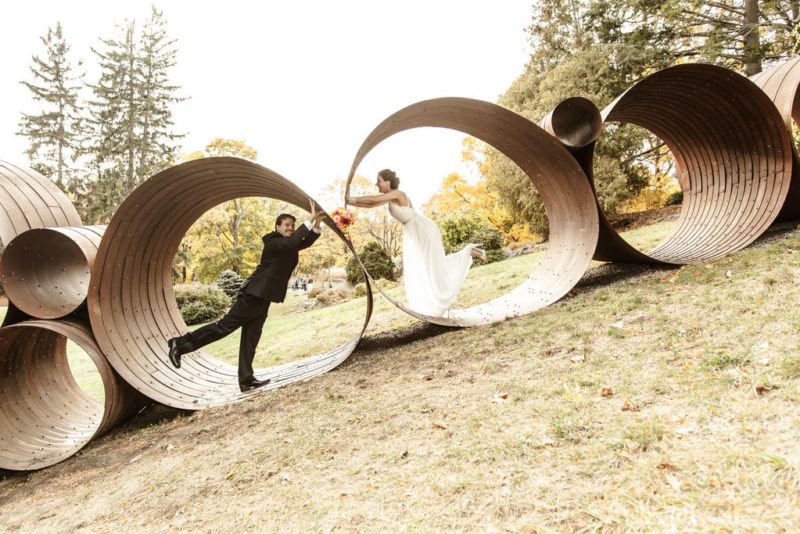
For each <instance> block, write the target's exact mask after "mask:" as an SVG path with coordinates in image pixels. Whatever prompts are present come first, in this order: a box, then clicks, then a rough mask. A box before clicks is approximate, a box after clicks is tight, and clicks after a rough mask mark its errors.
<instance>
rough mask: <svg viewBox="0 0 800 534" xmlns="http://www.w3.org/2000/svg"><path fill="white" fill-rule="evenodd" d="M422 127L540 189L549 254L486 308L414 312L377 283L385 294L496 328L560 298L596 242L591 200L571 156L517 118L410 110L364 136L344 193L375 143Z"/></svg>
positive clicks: (456, 102) (443, 102) (447, 105)
mask: <svg viewBox="0 0 800 534" xmlns="http://www.w3.org/2000/svg"><path fill="white" fill-rule="evenodd" d="M426 126H427V127H438V128H449V129H452V130H458V131H461V132H464V133H467V134H469V135H471V136H473V137H476V138H478V139H480V140H482V141H484V142H486V143H487V144H489V145H492V146H493V147H495V148H497V149H498V150H500V151H501V152H502V153H503V154H505V155H506V156H508V157H509V158H510V159H511V160H512V161H513V162H514V163H516V164H517V165H518V166H519V167H520V168H521V169H522V170H523V171H524V172H525V174H526V175H527V176H528V177H529V178H530V180H531V182H532V184H533V186H534V187H536V189H537V190H538V191H539V194H540V196H541V198H542V203H543V204H544V207H545V210H546V211H547V216H548V219H549V221H550V240H549V244H548V248H547V253H546V254H545V256H544V258H543V259H542V260H541V262H540V263H539V265H537V267H536V268H535V269H534V271H533V272H532V273H530V275H529V276H528V277H527V278H526V279H525V280H524V281H523V282H522V284H520V285H519V286H518V287H516V288H515V289H514V290H512V291H511V292H509V293H507V294H505V295H502V296H501V297H498V298H496V299H494V300H492V301H490V302H486V303H484V304H479V305H476V306H472V307H469V308H464V309H456V310H452V311H451V312H450V313H449V314H448V316H447V317H432V316H428V315H424V314H420V313H418V312H416V311H414V310H413V309H411V308H410V307H408V306H407V305H405V304H404V303H401V302H399V301H397V300H396V299H394V298H392V297H391V296H390V295H388V294H387V293H386V292H384V291H383V290H382V289H380V287H379V286H376V287H378V288H379V291H381V293H382V294H383V296H384V297H386V298H387V299H388V300H389V301H390V302H392V303H393V304H394V305H395V306H397V307H399V308H400V309H402V310H403V311H405V312H406V313H408V314H410V315H413V316H414V317H418V318H420V319H423V320H425V321H428V322H431V323H436V324H440V325H446V326H474V325H481V324H489V323H494V322H497V321H502V320H504V319H506V318H508V317H515V316H519V315H525V314H528V313H531V312H533V311H536V310H538V309H541V308H544V307H545V306H548V305H549V304H552V303H553V302H555V301H557V300H558V299H560V298H561V297H563V296H564V295H565V294H566V293H567V292H568V291H569V290H570V289H572V288H573V287H574V286H575V284H576V283H578V280H580V278H581V276H583V273H584V272H585V271H586V269H587V267H588V266H589V263H590V262H591V260H592V254H593V253H594V249H595V246H596V244H597V233H598V217H597V210H596V209H595V207H594V195H593V194H592V189H591V187H590V186H589V184H588V182H587V180H586V176H585V175H584V173H583V172H582V171H581V168H580V166H579V165H578V164H577V163H576V161H575V160H574V159H573V158H572V156H570V154H569V152H567V150H566V149H564V147H563V146H561V144H560V143H559V142H558V141H557V140H556V139H555V138H554V137H553V136H551V135H549V134H548V133H547V132H545V131H544V130H542V129H541V128H539V127H538V126H536V125H535V124H533V123H532V122H530V121H529V120H527V119H525V118H523V117H521V116H519V115H517V114H516V113H513V112H511V111H508V110H507V109H505V108H502V107H500V106H497V105H495V104H490V103H488V102H482V101H479V100H470V99H467V98H440V99H436V100H428V101H425V102H419V103H417V104H413V105H411V106H408V107H407V108H404V109H402V110H400V111H398V112H397V113H395V114H394V115H392V116H390V117H389V118H387V119H386V120H384V121H383V122H382V123H380V124H379V125H378V126H377V127H376V128H375V129H374V130H373V131H372V133H370V134H369V136H368V137H367V139H366V140H365V141H364V143H363V144H362V145H361V148H360V149H359V150H358V153H357V154H356V157H355V159H354V161H353V164H352V166H351V168H350V174H349V176H348V178H347V189H348V190H349V188H350V183H351V182H352V180H353V177H354V176H355V173H356V170H357V169H358V166H359V164H360V163H361V161H362V160H363V159H364V158H365V157H366V156H367V154H368V153H369V152H370V151H371V150H372V149H373V148H374V147H375V146H376V145H378V144H379V143H380V142H381V141H383V140H385V139H387V138H388V137H390V136H392V135H394V134H396V133H399V132H402V131H405V130H410V129H412V128H420V127H426ZM362 268H363V265H362ZM364 270H365V272H366V269H364Z"/></svg>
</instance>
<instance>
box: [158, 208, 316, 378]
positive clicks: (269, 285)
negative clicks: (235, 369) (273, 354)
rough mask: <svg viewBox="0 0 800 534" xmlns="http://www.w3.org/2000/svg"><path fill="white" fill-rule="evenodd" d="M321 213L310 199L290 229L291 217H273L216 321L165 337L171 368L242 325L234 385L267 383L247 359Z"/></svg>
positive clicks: (283, 293) (312, 238)
mask: <svg viewBox="0 0 800 534" xmlns="http://www.w3.org/2000/svg"><path fill="white" fill-rule="evenodd" d="M324 216H325V212H322V211H318V210H317V207H316V205H315V204H314V202H313V201H312V202H311V218H310V220H308V221H306V222H305V223H303V224H301V225H300V227H299V228H298V229H297V230H295V228H294V225H295V222H296V219H295V217H294V216H293V215H289V214H288V213H283V214H281V215H278V218H277V219H276V220H275V231H274V232H270V233H269V234H267V235H265V236H264V237H263V238H262V240H263V241H264V251H263V252H262V253H261V262H260V263H259V264H258V267H256V270H255V271H253V274H252V275H250V278H248V279H247V280H245V282H244V283H243V284H242V287H241V288H240V289H239V294H238V295H237V296H236V301H235V302H234V303H233V306H232V307H231V309H230V310H229V311H228V313H226V314H225V316H224V317H223V318H222V319H220V320H219V321H217V322H216V323H210V324H207V325H205V326H203V327H201V328H198V329H197V330H195V331H194V332H189V333H187V334H184V335H182V336H180V337H174V338H172V339H170V340H169V342H168V343H169V360H170V361H171V362H172V365H174V366H175V367H177V368H180V366H181V355H183V354H186V353H188V352H192V351H195V350H197V349H199V348H200V347H204V346H206V345H208V344H209V343H213V342H214V341H217V340H218V339H221V338H223V337H225V336H227V335H228V334H230V333H231V332H233V331H234V330H236V329H237V328H239V327H242V339H241V342H240V344H239V389H240V390H241V391H242V392H244V391H248V390H251V389H255V388H258V387H261V386H264V385H266V384H269V379H267V380H258V379H256V377H255V376H253V358H254V357H255V355H256V346H257V345H258V340H259V339H260V338H261V331H262V329H263V328H264V321H266V320H267V311H269V304H270V302H283V300H284V299H285V298H286V288H287V286H288V283H289V278H290V277H291V276H292V271H294V268H295V267H297V261H298V255H297V253H298V251H300V250H303V249H304V248H308V247H310V246H311V245H313V244H314V241H316V240H317V239H318V238H319V234H320V228H319V225H320V222H321V221H322V219H323V217H324Z"/></svg>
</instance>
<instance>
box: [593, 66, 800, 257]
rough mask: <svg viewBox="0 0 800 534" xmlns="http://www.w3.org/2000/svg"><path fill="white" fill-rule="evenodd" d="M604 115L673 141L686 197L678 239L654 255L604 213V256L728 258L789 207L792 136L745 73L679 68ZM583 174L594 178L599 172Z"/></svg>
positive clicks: (646, 82)
mask: <svg viewBox="0 0 800 534" xmlns="http://www.w3.org/2000/svg"><path fill="white" fill-rule="evenodd" d="M602 115H603V118H604V121H605V122H619V123H630V124H636V125H638V126H641V127H642V128H645V129H647V130H649V131H650V132H652V133H653V134H655V135H657V136H658V137H660V138H661V139H662V140H663V141H664V142H665V143H666V145H667V146H668V147H669V149H670V150H671V151H672V155H673V156H674V158H675V165H676V169H677V174H678V181H679V183H680V185H681V189H682V190H683V192H684V200H683V206H682V208H681V213H680V217H679V219H678V222H677V225H676V227H675V229H674V231H673V232H672V234H671V235H670V236H669V237H667V238H666V239H665V240H664V241H663V242H662V243H661V244H660V245H658V246H657V247H656V248H655V249H653V250H651V251H649V252H647V253H643V252H640V251H638V250H636V249H635V248H634V247H632V246H631V245H629V244H628V243H627V242H625V241H624V240H623V239H622V238H621V237H620V236H619V235H618V234H617V233H616V232H615V231H614V230H613V229H612V228H611V225H610V224H609V223H608V220H607V219H606V217H605V216H604V215H603V214H602V213H601V217H600V239H599V242H598V245H597V252H596V253H595V259H597V260H604V261H638V262H643V261H656V262H663V263H672V264H686V263H692V262H699V261H707V260H711V259H714V258H719V257H721V256H725V255H727V254H730V253H732V252H735V251H737V250H740V249H742V248H744V247H745V246H747V245H749V244H750V243H752V242H753V241H754V240H755V239H756V238H758V236H760V235H761V234H762V233H763V232H764V231H765V230H766V229H767V228H768V227H769V226H770V224H772V222H773V221H775V219H776V217H777V216H778V212H779V211H780V210H781V208H782V207H783V205H784V202H785V200H786V198H787V193H788V191H789V185H790V178H791V173H792V149H791V144H790V140H789V136H788V135H787V133H786V130H785V128H783V120H782V118H781V116H780V114H779V113H778V110H777V109H776V108H775V106H774V105H773V103H772V102H771V101H770V99H769V98H768V97H767V96H766V95H765V94H764V92H763V91H761V90H760V89H759V88H758V87H757V86H756V85H755V84H754V83H753V82H751V81H750V80H748V79H747V78H745V77H744V76H741V75H739V74H737V73H735V72H733V71H730V70H727V69H724V68H722V67H716V66H713V65H678V66H675V67H670V68H667V69H664V70H662V71H659V72H656V73H655V74H652V75H650V76H648V77H647V78H645V79H643V80H642V81H640V82H639V83H637V84H636V85H634V86H633V87H631V88H630V89H629V90H628V91H626V92H625V93H623V94H622V95H621V96H620V97H618V98H617V99H616V100H615V101H614V102H612V103H611V104H610V105H609V106H608V107H606V108H605V109H604V110H603V112H602ZM589 161H590V158H589ZM585 164H586V159H585V160H584V165H585ZM584 170H586V172H587V174H588V175H589V177H590V178H592V179H593V177H592V169H591V167H586V166H585V167H584ZM598 209H600V207H599V204H598Z"/></svg>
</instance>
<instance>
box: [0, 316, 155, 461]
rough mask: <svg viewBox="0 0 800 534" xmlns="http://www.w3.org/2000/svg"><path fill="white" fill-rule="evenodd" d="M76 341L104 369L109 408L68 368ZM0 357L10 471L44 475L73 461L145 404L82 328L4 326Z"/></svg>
mask: <svg viewBox="0 0 800 534" xmlns="http://www.w3.org/2000/svg"><path fill="white" fill-rule="evenodd" d="M68 339H69V340H71V341H73V342H75V343H76V344H77V345H78V346H79V347H80V348H81V349H83V350H84V351H85V352H86V354H88V355H89V357H90V358H91V360H92V362H93V363H94V365H95V366H96V367H97V370H98V373H99V375H100V377H101V379H102V383H103V392H104V401H103V403H100V402H98V401H97V400H95V399H93V398H92V397H91V396H89V395H88V394H87V393H85V392H84V391H83V390H81V388H80V387H79V386H78V384H77V383H76V382H75V378H74V377H73V375H72V372H71V371H70V367H69V364H68V362H67V350H66V347H67V340H68ZM0 354H2V356H3V364H2V366H0V392H2V404H1V405H0V468H2V469H16V470H26V469H40V468H42V467H47V466H49V465H52V464H54V463H57V462H60V461H62V460H65V459H67V458H69V457H70V456H72V455H73V454H75V453H76V452H77V451H78V450H80V449H81V448H82V447H83V446H84V445H86V444H87V443H88V442H89V441H90V440H91V439H92V438H94V437H96V436H99V435H101V434H103V433H104V432H106V431H108V430H109V429H111V428H113V427H114V426H116V425H117V424H119V423H120V422H122V421H123V420H125V419H127V418H128V417H129V416H131V415H133V414H134V413H136V411H137V410H138V409H139V408H141V407H142V406H143V404H144V401H145V399H144V398H143V397H141V396H140V395H139V394H138V393H137V392H136V391H135V390H134V389H133V388H131V387H130V386H129V385H128V384H126V383H125V382H124V381H123V380H121V379H120V377H119V375H117V374H116V373H115V372H114V370H113V369H112V368H111V366H110V365H109V364H108V361H107V360H106V358H105V357H104V356H103V354H102V352H101V351H100V348H99V347H98V346H97V344H96V343H95V341H94V338H93V337H92V333H91V331H90V330H89V328H88V327H87V326H86V325H83V324H81V323H79V322H76V321H69V320H62V321H44V320H33V321H25V322H22V323H17V324H14V325H11V326H6V327H3V328H2V329H0Z"/></svg>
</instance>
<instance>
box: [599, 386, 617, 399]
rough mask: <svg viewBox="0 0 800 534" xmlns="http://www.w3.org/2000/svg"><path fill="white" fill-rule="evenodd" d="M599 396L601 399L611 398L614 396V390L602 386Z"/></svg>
mask: <svg viewBox="0 0 800 534" xmlns="http://www.w3.org/2000/svg"><path fill="white" fill-rule="evenodd" d="M600 396H601V397H613V396H614V389H613V388H611V387H610V386H603V387H602V388H600Z"/></svg>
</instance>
